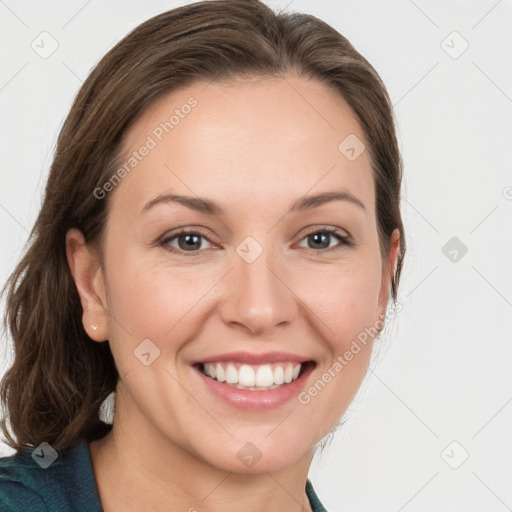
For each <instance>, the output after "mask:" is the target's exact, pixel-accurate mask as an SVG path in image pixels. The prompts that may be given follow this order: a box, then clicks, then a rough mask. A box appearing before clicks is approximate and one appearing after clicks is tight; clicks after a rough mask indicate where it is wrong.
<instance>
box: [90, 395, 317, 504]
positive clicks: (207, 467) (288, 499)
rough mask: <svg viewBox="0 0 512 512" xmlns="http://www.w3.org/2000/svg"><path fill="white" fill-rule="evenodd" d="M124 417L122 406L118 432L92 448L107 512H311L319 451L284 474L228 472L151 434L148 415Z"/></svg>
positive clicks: (157, 433) (116, 420) (116, 426)
mask: <svg viewBox="0 0 512 512" xmlns="http://www.w3.org/2000/svg"><path fill="white" fill-rule="evenodd" d="M122 417H123V413H122V411H121V408H119V407H117V404H116V413H115V418H114V425H113V428H112V431H111V432H110V433H109V434H108V435H107V436H105V437H104V438H103V439H100V440H98V441H93V442H91V443H90V445H89V447H90V452H91V459H92V464H93V469H94V474H95V477H96V482H97V486H98V492H99V496H100V500H101V503H102V508H103V510H104V512H116V511H119V510H123V511H126V512H129V511H131V510H133V511H139V510H143V509H146V510H154V511H155V512H160V511H162V512H163V511H167V510H183V511H188V512H199V511H201V512H208V511H218V510H223V511H224V512H235V511H237V512H238V511H240V510H244V512H263V511H265V512H281V511H282V510H286V511H289V512H299V511H300V512H310V511H311V507H310V504H309V501H308V499H307V496H306V493H305V486H306V480H307V475H308V470H309V466H310V464H311V460H312V457H313V449H311V450H309V451H307V453H306V454H305V455H303V456H302V457H301V458H300V459H299V460H297V461H296V462H295V463H294V464H292V465H291V466H288V467H286V468H284V469H282V470H279V471H272V472H270V471H265V470H264V468H262V470H261V471H260V472H257V473H250V474H243V473H237V472H233V471H229V470H224V471H223V470H222V469H221V468H218V467H215V466H214V465H212V464H210V463H208V462H207V461H205V460H204V459H202V458H201V456H200V455H199V454H195V453H193V449H191V447H189V446H179V445H178V444H176V443H175V442H173V441H172V440H170V439H169V438H168V437H165V436H163V435H162V433H161V431H159V430H157V429H154V428H153V429H151V427H150V426H149V424H148V422H146V421H145V420H144V419H143V416H142V415H130V421H125V420H124V418H122ZM125 417H126V415H125ZM119 425H123V427H122V428H121V427H120V426H119ZM205 435H207V434H206V433H205ZM212 442H214V440H212Z"/></svg>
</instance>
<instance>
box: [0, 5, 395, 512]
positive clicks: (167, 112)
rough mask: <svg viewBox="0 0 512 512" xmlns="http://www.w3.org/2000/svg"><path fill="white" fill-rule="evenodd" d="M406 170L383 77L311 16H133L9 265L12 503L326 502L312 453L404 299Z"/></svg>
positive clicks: (72, 123)
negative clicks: (110, 412) (111, 405)
mask: <svg viewBox="0 0 512 512" xmlns="http://www.w3.org/2000/svg"><path fill="white" fill-rule="evenodd" d="M401 173H402V164H401V158H400V154H399V150H398V145H397V141H396V136H395V130H394V121H393V114H392V108H391V103H390V100H389V97H388V94H387V92H386V90H385V87H384V85H383V84H382V82H381V80H380V78H379V76H378V75H377V73H376V71H375V70H374V69H373V68H372V67H371V65H370V64H369V63H368V62H367V61H366V60H365V59H364V58H363V57H362V56H361V55H360V54H359V53H357V52H356V50H355V49H354V48H353V47H352V46H351V44H350V43H349V42H348V41H347V40H346V39H345V38H344V37H343V36H341V35H340V34H339V33H338V32H336V31H335V30H334V29H333V28H331V27H330V26H328V25H327V24H325V23H324V22H322V21H320V20H318V19H316V18H314V17H313V16H309V15H303V14H276V13H274V12H273V11H272V10H270V9H269V8H268V7H266V6H265V5H264V4H262V3H260V2H258V1H255V0H243V1H239V0H236V1H233V0H214V1H210V2H199V3H195V4H191V5H188V6H184V7H180V8H177V9H173V10H171V11H168V12H165V13H163V14H160V15H158V16H156V17H154V18H152V19H150V20H148V21H146V22H145V23H143V24H142V25H140V26H139V27H137V28H136V29H135V30H134V31H133V32H132V33H130V34H129V35H128V36H126V37H125V38H124V39H123V40H122V41H121V42H120V43H118V44H117V45H116V46H115V47H114V48H113V49H112V50H111V51H109V52H108V53H107V55H106V56H105V57H104V58H103V59H102V60H101V61H100V63H99V64H98V65H97V66H96V67H95V69H94V70H93V72H92V73H91V75H90V76H89V78H88V79H87V80H86V81H85V83H84V84H83V86H82V88H81V89H80V91H79V93H78V96H77V97H76V99H75V102H74V104H73V106H72V108H71V112H70V114H69V115H68V117H67V119H66V121H65V124H64V126H63V128H62V131H61V133H60V136H59V139H58V144H57V148H56V153H55V157H54V160H53V163H52V167H51V172H50V176H49V180H48V184H47V187H46V194H45V197H44V201H43V205H42V208H41V212H40V214H39V217H38V219H37V221H36V224H35V226H34V229H33V232H32V240H31V243H30V246H29V248H28V249H27V252H26V254H25V256H24V258H23V259H22V261H21V262H20V264H19V265H18V267H17V268H16V269H15V271H14V273H13V274H12V276H11V278H10V280H9V283H8V285H9V288H8V297H7V318H6V320H7V324H8V326H9V329H10V331H11V334H12V337H13V339H14V346H15V360H14V364H13V366H12V367H11V368H10V369H9V371H8V372H7V374H6V375H5V377H4V379H3V381H2V386H1V394H0V396H1V398H2V402H3V403H4V406H5V410H6V417H5V418H4V421H3V423H2V428H3V432H4V435H5V438H6V440H7V442H8V444H9V445H10V446H11V447H13V448H15V449H16V450H17V453H16V454H15V455H14V456H12V457H4V458H3V459H0V460H1V462H0V465H1V466H2V473H1V476H0V505H1V506H2V507H3V508H2V509H4V508H5V509H7V510H95V511H99V510H104V511H106V512H109V511H116V510H123V511H126V510H137V511H139V510H155V511H159V510H188V511H194V510H198V511H203V510H205V511H207V510H211V511H214V510H215V511H216V510H224V511H234V510H241V509H242V507H243V510H246V511H261V510H265V511H268V512H273V511H277V510H279V511H282V510H287V511H295V510H297V511H299V510H306V511H307V510H311V511H315V512H316V511H322V510H325V509H324V507H323V506H322V505H321V503H320V500H319V499H318V497H317V496H316V494H315V492H314V490H313V486H312V484H311V482H310V481H309V480H308V470H309V466H310V463H311V460H312V457H313V454H314V450H315V447H316V446H317V445H318V444H319V443H320V442H321V441H322V439H323V438H324V437H325V436H326V435H328V434H329V432H330V431H331V430H332V429H333V428H335V426H336V424H337V422H338V421H339V419H340V417H341V415H342V414H343V413H344V412H345V410H346V409H347V407H348V405H349V404H350V402H351V400H352V398H353V397H354V395H355V393H356V391H357V389H358V387H359V386H360V384H361V381H362V379H363V377H364V375H365V372H366V370H367V367H368V362H369V359H370V355H371V350H372V346H373V340H374V338H375V337H376V335H377V334H378V333H379V332H380V330H381V329H382V326H383V318H384V315H385V313H386V308H387V305H388V302H389V299H390V297H392V298H393V299H394V300H395V301H396V297H397V289H398V283H399V277H400V271H401V268H402V262H403V256H404V254H405V237H404V229H403V224H402V219H401V214H400V208H399V204H400V184H401ZM368 333H369V334H368ZM112 392H115V415H114V417H113V421H112V424H109V423H106V422H105V421H102V419H101V417H100V416H101V415H100V407H101V406H102V404H103V403H104V401H105V400H106V399H107V397H109V396H111V394H112ZM7 421H8V423H7ZM9 426H10V431H9V430H8V427H9Z"/></svg>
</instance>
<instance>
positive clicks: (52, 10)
mask: <svg viewBox="0 0 512 512" xmlns="http://www.w3.org/2000/svg"><path fill="white" fill-rule="evenodd" d="M186 3H190V2H174V1H153V2H151V3H150V4H148V3H145V2H143V1H142V0H129V1H126V0H123V1H121V0H115V1H110V2H108V4H107V3H106V2H99V1H98V0H89V1H77V0H73V1H67V2H64V1H48V0H47V1H46V2H37V1H24V2H15V1H14V0H0V59H1V62H2V65H1V69H0V115H1V123H0V130H1V132H0V139H1V141H2V146H1V149H2V150H1V151H0V244H1V251H0V254H1V257H0V282H1V283H2V284H3V283H4V282H5V280H6V279H7V276H8V274H9V273H10V272H11V271H12V269H13V268H14V265H15V263H16V261H17V260H18V258H19V256H20V254H21V251H22V248H23V245H24V243H25V241H26V237H27V234H28V231H29V230H30V228H31V226H32V224H33V222H34V220H35V218H36V215H37V212H38V209H39V207H40V202H41V195H42V192H43V188H44V184H45V181H46V178H47V175H48V170H49V165H50V162H51V158H52V153H53V150H54V147H55V142H56V138H57V134H58V131H59V129H60V127H61V126H62V123H63V120H64V117H65V116H66V114H67V112H68V110H69V107H70V106H71V102H72V100H73V98H74V96H75V94H76V93H77V91H78V88H79V87H80V85H81V83H82V81H83V80H84V79H85V77H86V76H87V75H88V73H89V72H90V70H91V68H92V67H93V66H94V64H95V63H96V62H97V61H98V60H99V59H100V58H101V57H102V56H103V55H104V53H105V52H106V51H107V50H108V49H109V48H111V47H112V46H113V44H114V43H116V42H117V41H118V40H119V39H121V38H122V37H123V36H124V35H126V33H127V32H128V31H129V30H130V29H132V28H134V27H135V26H137V25H138V24H140V23H141V22H142V21H144V20H146V19H148V18H150V17H151V16H153V15H155V14H158V13H160V12H162V11H164V10H167V9H170V8H173V7H176V6H178V5H182V4H186ZM267 3H268V5H270V6H272V7H276V8H285V7H286V8H287V10H293V11H303V12H309V13H312V14H314V15H316V16H318V17H320V18H322V19H324V20H325V21H327V22H328V23H330V24H331V25H333V26H334V27H335V28H336V29H338V30H339V31H340V32H341V33H342V34H344V35H345V36H346V37H348V39H349V40H350V41H351V42H352V43H353V44H354V46H355V47H356V48H357V49H358V50H359V51H360V52H361V53H362V54H363V55H364V56H365V57H367V58H368V60H369V61H370V62H371V63H372V64H373V65H374V67H375V68H376V69H377V71H378V72H379V73H380V75H381V76H382V78H383V80H384V82H385V83H386V85H387V87H388V90H389V92H390V95H391V97H392V99H393V102H394V104H395V109H396V115H397V121H398V132H399V138H400V144H401V148H402V153H403V157H404V163H405V181H404V198H403V205H402V206H403V213H404V220H405V225H406V231H407V236H408V252H407V263H406V266H405V270H404V274H403V280H402V283H401V290H400V293H399V301H400V304H401V305H402V307H403V309H402V310H401V312H400V313H399V314H398V316H397V317H396V319H395V320H394V321H393V323H392V325H391V329H390V330H389V331H388V332H387V334H386V336H385V337H384V338H383V339H382V340H381V341H380V343H381V346H382V350H381V351H380V353H379V358H378V362H377V364H372V371H371V372H370V374H369V378H368V379H367V380H366V381H365V383H364V385H363V387H362V388H361V390H360V392H359V393H358V396H357V397H356V400H355V401H354V403H353V404H352V405H351V407H350V411H351V412H350V415H349V417H350V419H349V421H348V422H347V423H346V424H345V426H344V427H343V428H342V430H341V431H340V432H338V433H337V434H336V436H335V438H334V440H333V442H332V444H331V445H330V446H329V447H328V448H327V449H326V450H325V451H324V453H323V454H322V455H321V456H318V457H316V458H315V461H314V463H313V466H312V468H311V473H310V475H311V479H312V481H313V484H314V486H315V488H316V491H317V493H318V494H319V496H320V498H321V500H322V501H323V502H324V504H325V506H326V507H327V509H328V510H329V511H330V512H338V511H340V512H341V511H365V512H370V511H375V512H377V511H386V512H400V511H405V512H414V511H424V510H429V511H431V512H435V511H446V510H450V511H451V512H457V511H464V512H471V511H486V512H492V511H496V512H501V511H505V510H512V485H511V482H512V435H511V434H512V432H511V430H512V429H511V425H512V403H511V402H512V372H511V370H510V366H511V364H510V363H511V356H512V348H511V341H512V340H511V334H510V320H511V318H512V315H511V313H512V272H511V271H510V267H511V262H512V236H511V234H512V233H511V231H512V230H511V220H512V166H511V163H512V155H511V147H512V137H511V136H512V69H511V63H512V30H511V27H512V2H511V1H510V0H501V1H496V0H481V1H471V2H470V1H462V0H458V1H454V0H451V1H449V2H446V1H441V0H439V1H438V0H436V1H426V0H416V1H412V0H390V1H386V2H383V1H378V0H363V1H360V0H359V1H358V0H342V1H334V0H321V1H312V0H307V1H306V0H292V1H291V2H290V1H289V0H279V1H275V0H269V1H267ZM43 31H47V32H48V33H49V34H51V36H52V37H53V38H54V39H55V40H56V41H57V42H58V48H57V50H56V51H55V52H54V53H53V54H52V55H51V56H49V57H48V58H47V59H43V58H41V57H40V56H39V55H38V54H37V53H36V52H35V51H34V50H33V49H32V48H31V43H32V41H34V40H35V43H34V44H39V45H40V46H41V43H40V41H41V39H40V37H48V36H40V34H41V32H43ZM454 31H456V32H458V33H459V35H457V34H453V32H454ZM38 38H39V39H38ZM38 41H39V43H38ZM47 41H48V43H50V44H51V42H50V40H47ZM443 41H444V43H443ZM466 44H468V45H469V46H468V48H467V50H466V51H464V52H463V53H462V54H461V55H458V54H459V53H460V51H461V50H463V49H464V47H465V45H466ZM45 47H46V48H47V49H48V48H51V46H49V44H45ZM454 57H457V58H454ZM452 237H457V238H458V239H459V240H460V242H462V243H463V244H464V245H465V246H467V248H468V252H467V254H465V255H464V256H461V254H462V253H461V252H460V250H459V249H455V250H457V251H458V252H457V254H455V253H453V252H452V253H451V254H450V253H449V251H453V250H454V248H452V247H449V248H448V250H446V251H445V252H446V253H447V254H448V256H446V255H445V254H444V253H443V252H442V248H443V247H444V246H445V244H446V243H447V242H448V241H449V240H450V239H451V238H452ZM457 243H458V242H457ZM455 255H456V256H457V261H455V262H454V261H451V259H450V258H452V259H453V258H454V257H455ZM3 311H4V305H3V304H2V312H3ZM6 345H7V341H6V340H5V339H3V340H2V350H1V352H0V354H1V355H0V364H1V366H0V374H2V373H3V371H5V369H6V367H7V366H8V365H9V364H10V356H9V355H8V351H7V346H6ZM453 441H455V442H456V443H455V444H451V443H452V442H453ZM447 446H448V448H447ZM446 448H447V449H446ZM466 452H467V454H468V455H469V458H468V459H467V460H466V461H465V462H464V463H463V464H462V465H461V466H460V467H459V468H458V469H453V468H452V467H450V465H451V466H456V465H458V464H459V463H460V462H461V460H463V457H464V456H465V455H466ZM10 453H12V452H11V450H10V449H9V448H7V447H6V446H5V445H0V454H3V455H7V454H10ZM442 454H444V455H442Z"/></svg>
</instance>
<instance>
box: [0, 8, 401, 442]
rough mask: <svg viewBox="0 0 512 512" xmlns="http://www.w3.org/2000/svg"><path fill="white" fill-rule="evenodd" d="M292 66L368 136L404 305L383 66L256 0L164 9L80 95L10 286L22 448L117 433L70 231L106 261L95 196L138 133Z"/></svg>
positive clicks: (327, 32)
mask: <svg viewBox="0 0 512 512" xmlns="http://www.w3.org/2000/svg"><path fill="white" fill-rule="evenodd" d="M286 71H295V72H298V74H300V75H301V76H305V77H310V78H314V79H316V80H319V81H321V82H322V83H324V84H326V85H327V86H328V87H331V88H332V89H333V90H334V91H336V92H338V93H339V94H340V95H341V96H342V97H343V98H344V99H345V100H346V101H347V102H348V104H349V105H350V106H351V108H352V109H353V111H354V112H355V114H356V115H357V117H358V119H359V121H360V123H361V125H362V127H363V130H364V133H365V136H366V138H367V140H368V141H370V147H368V146H367V147H368V149H369V151H370V155H371V160H372V168H373V173H374V179H375V185H376V211H377V222H378V229H379V241H380V245H381V252H382V255H383V256H386V257H387V254H388V250H389V243H390V236H391V234H392V232H393V230H394V229H395V228H398V229H399V231H400V235H401V242H400V254H399V256H398V263H397V267H396V271H395V274H394V276H393V278H392V283H391V284H392V286H391V290H392V296H393V299H394V300H395V302H396V299H397V289H398V283H399V278H400V272H401V268H402V260H403V257H404V254H405V235H404V228H403V224H402V219H401V214H400V186H401V180H402V160H401V156H400V153H399V149H398V144H397V140H396V135H395V127H394V117H393V111H392V104H391V101H390V99H389V96H388V93H387V91H386V89H385V86H384V84H383V83H382V81H381V79H380V77H379V75H378V74H377V72H376V71H375V70H374V68H373V67H372V66H371V65H370V64H369V63H368V61H367V60H366V59H365V58H364V57H362V56H361V55H360V54H359V53H358V52H357V51H356V50H355V49H354V47H353V46H352V45H351V44H350V42H349V41H348V40H347V39H346V38H345V37H343V36H342V35H341V34H339V33H338V32H337V31H336V30H334V29H333V28H332V27H330V26H329V25H328V24H326V23H325V22H323V21H321V20H319V19H317V18H315V17H314V16H311V15H307V14H300V13H279V14H278V13H275V12H274V11H272V10H271V9H270V8H269V7H267V6H265V5H264V4H263V3H260V2H259V1H258V0H210V1H204V2H198V3H194V4H190V5H186V6H183V7H179V8H176V9H173V10H170V11H168V12H164V13H162V14H159V15H157V16H155V17H153V18H151V19H149V20H148V21H146V22H144V23H143V24H141V25H140V26H138V27H137V28H135V29H134V30H133V31H132V32H131V33H130V34H128V35H127V36H126V37H125V38H124V39H122V40H121V41H120V42H119V43H118V44H116V45H115V46H114V47H113V48H112V49H111V50H110V51H109V52H108V53H107V54H106V55H105V56H104V57H103V58H102V60H101V61H100V62H99V63H98V64H97V65H96V67H95V68H94V70H93V71H92V72H91V74H90V76H89V77H88V78H87V80H86V81H85V82H84V84H83V86H82V87H81V89H80V90H79V92H78V94H77V96H76V98H75V101H74V103H73V105H72V107H71V110H70V112H69V115H68V116H67V118H66V120H65V123H64V125H63V127H62V130H61V132H60V134H59V137H58V141H57V147H56V150H55V155H54V158H53V162H52V165H51V168H50V175H49V178H48V182H47V185H46V190H45V196H44V200H43V203H42V207H41V210H40V213H39V215H38V217H37V220H36V222H35V224H34V227H33V229H32V231H31V233H30V236H29V244H28V246H27V249H26V250H25V253H24V256H23V258H22V259H21V261H20V262H19V264H18V265H17V267H16V268H15V270H14V272H13V273H12V275H11V276H10V278H9V280H8V281H7V283H6V286H5V288H4V290H3V293H5V291H6V289H8V296H7V308H6V314H5V318H4V326H5V327H8V328H9V330H10V332H11V334H12V338H13V340H14V351H15V352H14V353H15V359H14V364H13V365H12V367H11V368H10V369H9V370H8V371H7V373H6V374H5V376H4V377H3V379H2V381H1V387H0V400H1V402H2V404H3V406H4V407H5V411H6V412H7V417H8V418H9V424H10V428H11V429H12V434H13V436H11V433H10V432H9V430H8V425H7V421H6V417H4V418H2V421H1V423H0V425H1V428H2V431H3V434H4V435H5V437H6V440H7V443H8V444H9V446H11V447H12V448H15V449H16V450H21V449H23V448H25V447H30V446H38V445H39V444H40V443H41V442H43V441H46V442H48V443H50V444H51V445H52V446H53V447H54V448H55V449H66V448H69V447H72V446H74V445H75V444H76V443H77V442H78V440H79V438H85V439H87V440H88V441H92V440H94V439H98V438H101V437H103V436H104V435H105V434H106V433H108V431H109V430H110V429H111V425H107V424H106V423H103V422H102V421H101V420H100V419H99V417H98V412H99V408H100V405H101V404H102V402H103V401H104V400H105V398H106V397H107V396H108V395H109V394H110V393H111V392H112V391H114V390H115V388H116V383H117V380H118V373H117V369H116V366H115V363H114V360H113V357H112V354H111V352H110V348H109V344H108V341H106V342H104V343H98V342H93V341H92V340H91V339H90V338H89V337H88V335H87V334H86V332H85V330H84V328H83V325H82V320H81V318H82V306H81V303H80V300H79V296H78V293H77V289H76V286H75V283H74V281H73V278H72V276H71V272H70V269H69V266H68V263H67V259H66V248H65V236H66V232H67V231H68V230H69V229H70V228H73V227H76V228H78V229H80V230H81V232H82V233H83V235H84V237H85V240H86V241H87V243H89V244H90V245H91V247H95V248H97V249H98V250H99V252H100V254H101V237H102V233H103V229H104V227H105V224H106V216H107V213H108V205H109V201H108V199H109V197H107V198H106V199H104V200H98V199H97V198H96V197H95V195H94V190H96V189H97V188H98V187H101V186H102V185H103V184H104V183H105V182H106V181H108V179H109V177H110V176H112V175H113V173H114V171H115V169H117V166H118V164H119V162H120V152H121V149H122V143H123V140H124V139H123V137H124V136H125V135H126V132H127V130H128V129H129V128H130V126H131V125H132V124H133V123H134V121H135V120H136V119H137V118H138V116H139V115H141V114H142V113H143V112H144V111H145V110H146V109H147V108H148V107H149V106H150V105H151V104H152V103H153V102H155V101H156V100H157V99H159V98H160V97H162V96H163V95H165V94H167V93H170V92H171V91H174V90H176V89H178V88H181V87H184V86H186V85H189V84H191V83H192V82H194V81H197V80H215V79H226V80H230V79H232V80H236V79H237V78H241V77H246V78H251V77H257V76H274V77H278V76H279V75H280V74H281V73H283V72H286ZM340 142H341V141H340Z"/></svg>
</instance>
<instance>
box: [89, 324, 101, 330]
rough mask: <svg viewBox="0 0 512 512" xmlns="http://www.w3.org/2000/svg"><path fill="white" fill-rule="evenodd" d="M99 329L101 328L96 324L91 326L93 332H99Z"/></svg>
mask: <svg viewBox="0 0 512 512" xmlns="http://www.w3.org/2000/svg"><path fill="white" fill-rule="evenodd" d="M98 327H99V325H98V324H94V325H93V324H91V329H92V330H93V331H97V330H98Z"/></svg>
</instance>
